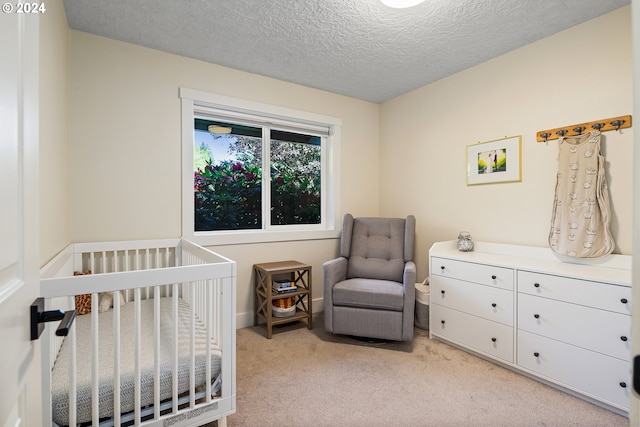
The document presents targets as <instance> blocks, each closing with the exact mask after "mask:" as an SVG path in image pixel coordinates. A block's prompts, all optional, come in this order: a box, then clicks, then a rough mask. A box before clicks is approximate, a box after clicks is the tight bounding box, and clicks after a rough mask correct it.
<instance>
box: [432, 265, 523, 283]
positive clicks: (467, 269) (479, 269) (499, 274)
mask: <svg viewBox="0 0 640 427" xmlns="http://www.w3.org/2000/svg"><path fill="white" fill-rule="evenodd" d="M431 274H432V275H437V276H444V277H450V278H452V279H459V280H465V281H467V282H474V283H480V284H482V285H486V286H494V287H497V288H502V289H509V290H513V280H514V277H513V276H514V273H513V269H511V268H504V267H495V266H492V265H485V264H476V263H473V262H465V261H456V260H451V259H447V258H438V257H432V258H431Z"/></svg>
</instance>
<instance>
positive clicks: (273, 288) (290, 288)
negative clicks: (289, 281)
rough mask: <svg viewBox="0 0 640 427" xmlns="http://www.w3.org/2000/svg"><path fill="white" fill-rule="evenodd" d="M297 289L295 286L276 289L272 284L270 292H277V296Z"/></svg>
mask: <svg viewBox="0 0 640 427" xmlns="http://www.w3.org/2000/svg"><path fill="white" fill-rule="evenodd" d="M297 289H298V287H297V286H296V285H292V286H288V287H286V288H279V287H276V285H275V284H274V285H273V286H272V287H271V290H272V291H274V292H277V293H279V294H284V293H287V292H295V291H296V290H297Z"/></svg>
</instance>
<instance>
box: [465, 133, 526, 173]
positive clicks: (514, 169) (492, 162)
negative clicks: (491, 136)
mask: <svg viewBox="0 0 640 427" xmlns="http://www.w3.org/2000/svg"><path fill="white" fill-rule="evenodd" d="M521 145H522V135H517V136H510V137H507V138H502V139H496V140H493V141H486V142H479V143H477V144H472V145H467V185H477V184H493V183H497V182H516V181H522V157H521V154H520V148H521Z"/></svg>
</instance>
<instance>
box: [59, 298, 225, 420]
mask: <svg viewBox="0 0 640 427" xmlns="http://www.w3.org/2000/svg"><path fill="white" fill-rule="evenodd" d="M140 306H141V322H140V324H141V325H140V327H141V334H140V335H141V338H140V343H141V345H140V348H141V355H140V359H141V361H140V366H141V369H140V370H141V383H140V384H141V392H140V401H141V407H144V406H147V405H150V404H153V396H154V393H153V388H154V332H153V328H154V321H153V319H154V314H153V311H154V309H153V300H143V301H141V304H140ZM134 309H135V305H134V303H128V304H125V305H123V306H121V309H120V339H121V341H120V399H121V400H120V402H121V404H120V406H121V407H120V412H121V413H126V412H130V411H132V410H133V409H134V396H135V390H134V378H135V347H134V342H135V336H134V330H135V328H134V325H135V323H134V319H135V318H134ZM190 322H191V310H190V308H189V305H188V304H187V303H186V302H185V301H184V300H182V299H178V349H179V350H178V352H179V354H178V393H184V392H186V391H189V375H190V359H191V356H190V350H189V349H190V339H191V337H190ZM75 324H76V354H77V357H76V359H77V362H76V363H77V365H76V378H77V386H76V387H77V388H76V401H77V420H76V421H77V422H78V423H83V422H89V421H91V347H92V343H91V315H84V316H78V317H76V321H75ZM98 324H99V375H98V376H99V386H98V390H99V398H100V411H99V414H100V418H103V417H104V418H109V417H112V416H113V414H114V408H113V397H114V394H113V371H114V367H113V366H114V357H113V310H110V311H107V312H104V313H100V314H99V315H98ZM160 336H161V340H160V341H161V342H160V400H161V401H162V400H167V399H170V398H171V397H172V391H173V388H172V387H173V385H172V366H173V362H172V361H173V311H172V299H171V298H160ZM195 337H196V339H195V342H196V345H195V349H196V351H195V353H196V357H195V384H196V385H203V384H205V381H206V379H205V377H206V351H207V340H206V330H205V329H204V327H203V325H202V323H201V322H200V321H199V320H198V319H196V333H195ZM69 358H70V349H69V345H68V339H65V341H64V343H63V345H62V347H61V348H60V352H59V354H58V357H57V359H56V362H55V364H54V367H53V372H52V390H51V394H52V402H53V421H54V422H55V423H56V424H58V425H61V426H66V425H68V424H69V397H68V396H69V378H70V372H69ZM220 359H221V354H220V351H219V350H218V349H214V350H212V357H211V376H212V378H211V379H210V380H212V379H214V378H215V377H216V376H217V375H218V374H219V372H220V363H221V362H220Z"/></svg>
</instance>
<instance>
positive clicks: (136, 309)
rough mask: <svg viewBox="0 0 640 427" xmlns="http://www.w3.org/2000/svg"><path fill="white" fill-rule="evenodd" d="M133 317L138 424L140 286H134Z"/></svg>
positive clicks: (138, 417)
mask: <svg viewBox="0 0 640 427" xmlns="http://www.w3.org/2000/svg"><path fill="white" fill-rule="evenodd" d="M134 294H135V296H134V299H133V300H134V303H135V306H134V313H135V314H134V319H135V322H134V323H135V331H134V334H135V339H134V341H135V344H134V346H135V371H134V372H135V373H134V376H135V382H134V402H135V417H134V420H135V423H136V425H138V424H140V402H141V399H140V382H141V380H142V379H141V378H142V375H141V372H140V288H136V290H135V292H134Z"/></svg>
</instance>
